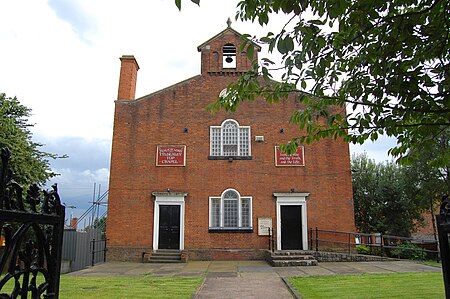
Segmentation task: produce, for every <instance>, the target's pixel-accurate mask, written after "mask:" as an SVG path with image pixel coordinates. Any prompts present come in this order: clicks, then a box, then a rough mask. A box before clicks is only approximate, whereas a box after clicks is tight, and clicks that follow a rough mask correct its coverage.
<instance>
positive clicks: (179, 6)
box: [175, 0, 200, 10]
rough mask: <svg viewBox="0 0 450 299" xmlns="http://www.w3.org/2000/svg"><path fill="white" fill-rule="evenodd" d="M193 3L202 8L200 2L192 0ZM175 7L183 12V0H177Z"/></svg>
mask: <svg viewBox="0 0 450 299" xmlns="http://www.w3.org/2000/svg"><path fill="white" fill-rule="evenodd" d="M191 2H193V3H195V4H197V5H198V6H200V0H191ZM175 5H176V6H177V7H178V10H181V0H175Z"/></svg>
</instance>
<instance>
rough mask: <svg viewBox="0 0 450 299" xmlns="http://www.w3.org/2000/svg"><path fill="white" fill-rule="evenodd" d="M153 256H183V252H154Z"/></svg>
mask: <svg viewBox="0 0 450 299" xmlns="http://www.w3.org/2000/svg"><path fill="white" fill-rule="evenodd" d="M151 256H181V252H159V251H156V252H152V254H151Z"/></svg>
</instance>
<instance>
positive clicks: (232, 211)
mask: <svg viewBox="0 0 450 299" xmlns="http://www.w3.org/2000/svg"><path fill="white" fill-rule="evenodd" d="M251 201H252V198H251V197H241V196H240V195H239V193H238V192H237V191H236V190H233V189H227V190H225V191H224V192H223V193H222V196H221V197H210V198H209V211H210V215H209V224H210V228H226V229H230V228H231V229H234V228H235V229H239V228H251V227H252V214H251V213H252V211H251Z"/></svg>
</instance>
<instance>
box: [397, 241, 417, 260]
mask: <svg viewBox="0 0 450 299" xmlns="http://www.w3.org/2000/svg"><path fill="white" fill-rule="evenodd" d="M390 256H391V257H396V258H400V259H409V260H423V259H425V252H424V251H422V250H421V248H420V247H418V246H417V245H414V244H412V243H411V242H410V241H404V242H402V243H400V244H398V245H397V248H395V249H392V250H391V253H390Z"/></svg>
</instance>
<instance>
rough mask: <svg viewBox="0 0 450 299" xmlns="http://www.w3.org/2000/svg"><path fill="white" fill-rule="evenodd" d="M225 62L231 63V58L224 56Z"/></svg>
mask: <svg viewBox="0 0 450 299" xmlns="http://www.w3.org/2000/svg"><path fill="white" fill-rule="evenodd" d="M225 62H226V63H232V62H233V58H231V56H227V58H225Z"/></svg>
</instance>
